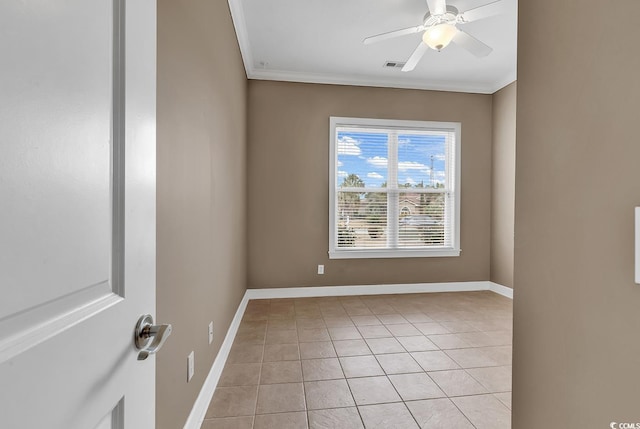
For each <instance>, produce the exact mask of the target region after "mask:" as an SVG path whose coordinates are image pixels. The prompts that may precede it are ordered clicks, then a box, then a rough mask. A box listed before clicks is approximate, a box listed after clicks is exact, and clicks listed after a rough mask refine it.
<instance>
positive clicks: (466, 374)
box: [202, 292, 512, 429]
mask: <svg viewBox="0 0 640 429" xmlns="http://www.w3.org/2000/svg"><path fill="white" fill-rule="evenodd" d="M511 338H512V301H511V300H509V299H507V298H504V297H502V296H500V295H497V294H494V293H492V292H458V293H429V294H406V295H374V296H350V297H328V298H300V299H272V300H252V301H250V302H249V304H248V306H247V310H246V312H245V314H244V317H243V319H242V324H241V326H240V328H239V330H238V334H237V335H236V338H235V341H234V343H233V347H232V349H231V352H230V354H229V358H228V360H227V364H226V366H225V369H224V371H223V373H222V376H221V377H220V381H219V383H218V387H217V389H216V391H215V394H214V396H213V399H212V401H211V404H210V406H209V409H208V411H207V414H206V419H205V421H204V424H203V426H202V428H203V429H227V428H233V429H244V428H247V429H251V428H253V429H307V428H310V429H320V428H326V429H358V428H367V429H370V428H380V429H393V428H399V429H409V428H421V429H438V428H446V429H463V428H470V429H473V428H476V429H485V428H487V429H503V428H510V427H511V423H510V420H511V411H510V407H511V344H512V342H511Z"/></svg>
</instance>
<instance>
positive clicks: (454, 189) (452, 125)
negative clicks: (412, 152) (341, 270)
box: [329, 116, 462, 259]
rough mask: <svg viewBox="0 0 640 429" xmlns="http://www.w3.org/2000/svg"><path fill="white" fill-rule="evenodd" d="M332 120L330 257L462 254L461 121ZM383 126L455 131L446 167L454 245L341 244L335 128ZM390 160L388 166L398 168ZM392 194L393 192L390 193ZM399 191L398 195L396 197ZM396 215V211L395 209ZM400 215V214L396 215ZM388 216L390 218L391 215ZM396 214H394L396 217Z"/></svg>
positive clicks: (448, 220)
mask: <svg viewBox="0 0 640 429" xmlns="http://www.w3.org/2000/svg"><path fill="white" fill-rule="evenodd" d="M329 123H330V133H329V134H330V135H329V146H330V162H329V259H352V258H353V259H355V258H416V257H455V256H460V252H461V249H460V183H461V181H460V175H461V171H460V170H461V168H460V167H461V161H460V153H461V152H460V146H461V138H462V126H461V124H460V122H431V121H405V120H395V119H368V118H345V117H335V116H331V117H330V118H329ZM338 127H347V128H358V127H362V128H367V129H371V128H381V129H384V130H389V129H394V128H396V129H398V130H402V131H406V130H412V129H413V130H425V129H426V130H443V131H448V132H451V131H453V132H454V136H455V138H454V142H453V144H452V147H451V148H450V149H451V150H452V151H453V154H452V157H451V159H452V162H451V164H452V166H453V171H451V168H450V167H451V166H449V169H448V171H447V174H448V178H447V179H448V181H447V184H448V185H450V187H449V186H448V189H450V191H449V192H450V193H452V194H453V199H452V200H453V205H454V207H453V210H449V213H448V216H447V218H446V219H447V222H451V223H452V224H453V225H452V226H453V227H452V228H450V231H451V234H452V237H451V243H452V244H451V246H442V247H431V248H392V249H391V248H387V249H362V248H358V249H348V248H338V246H337V243H338V240H337V238H338V222H337V218H336V207H337V198H338V192H337V190H338V188H337V181H336V179H337V177H338V163H337V160H338V153H337V141H336V140H337V133H336V128H338ZM396 167H397V166H396V165H393V166H392V163H391V162H390V163H389V168H396ZM388 195H393V193H388ZM397 195H398V194H397V193H396V197H397ZM451 212H452V213H451ZM392 215H393V213H392ZM396 217H397V216H396ZM388 218H391V216H389V217H388ZM394 218H395V217H394Z"/></svg>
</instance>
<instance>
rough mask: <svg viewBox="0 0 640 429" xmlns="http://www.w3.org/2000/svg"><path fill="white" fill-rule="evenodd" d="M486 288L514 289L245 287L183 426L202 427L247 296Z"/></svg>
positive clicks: (457, 285)
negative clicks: (244, 291) (216, 354)
mask: <svg viewBox="0 0 640 429" xmlns="http://www.w3.org/2000/svg"><path fill="white" fill-rule="evenodd" d="M484 290H489V291H492V292H495V293H497V294H500V295H502V296H506V297H507V298H511V299H513V289H510V288H508V287H506V286H502V285H499V284H497V283H493V282H489V281H478V282H450V283H412V284H391V285H363V286H318V287H300V288H274V289H247V292H246V293H245V294H244V297H243V298H242V301H241V302H240V305H239V306H238V310H237V311H236V315H235V316H234V318H233V321H232V322H231V326H229V330H228V331H227V335H226V336H225V338H224V342H223V343H222V346H221V347H220V351H219V352H218V356H217V357H216V359H215V361H214V362H213V366H212V367H211V370H210V371H209V375H207V378H206V380H205V381H204V384H203V385H202V389H201V390H200V394H199V395H198V398H197V399H196V402H195V404H194V405H193V408H192V409H191V414H190V415H189V418H188V419H187V422H186V423H185V425H184V429H199V428H200V426H202V422H203V421H204V417H205V415H206V412H207V408H208V406H209V403H210V402H211V398H213V393H214V391H215V390H216V386H217V385H218V380H219V379H220V375H221V374H222V370H223V369H224V365H225V363H226V361H227V357H228V356H229V351H230V350H231V345H232V344H233V340H234V338H235V336H236V333H237V332H238V328H239V327H240V322H241V320H242V316H243V314H244V310H245V309H246V308H247V303H248V302H249V300H250V299H274V298H310V297H322V296H352V295H390V294H403V293H432V292H473V291H484Z"/></svg>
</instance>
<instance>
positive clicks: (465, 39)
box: [452, 29, 493, 58]
mask: <svg viewBox="0 0 640 429" xmlns="http://www.w3.org/2000/svg"><path fill="white" fill-rule="evenodd" d="M452 42H454V43H455V44H456V45H459V46H462V47H463V48H465V49H466V50H467V51H469V52H471V53H472V54H473V55H475V56H476V57H478V58H481V57H486V56H487V55H489V54H490V53H491V52H492V51H493V48H492V47H490V46H488V45H485V44H484V43H482V42H481V41H480V40H478V39H476V38H475V37H473V36H472V35H470V34H469V33H465V32H464V31H462V30H460V29H458V32H457V33H456V35H455V36H453V40H452Z"/></svg>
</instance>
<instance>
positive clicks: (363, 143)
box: [330, 118, 459, 257]
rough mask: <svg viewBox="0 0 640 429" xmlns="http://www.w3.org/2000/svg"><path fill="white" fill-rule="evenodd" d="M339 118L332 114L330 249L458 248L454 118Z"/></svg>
mask: <svg viewBox="0 0 640 429" xmlns="http://www.w3.org/2000/svg"><path fill="white" fill-rule="evenodd" d="M334 119H336V120H334ZM338 119H343V120H342V121H339V120H338ZM344 119H346V118H332V133H333V134H332V151H331V152H332V157H333V160H332V163H331V164H332V171H331V174H332V176H333V177H332V179H333V180H332V189H331V198H332V204H331V207H332V211H333V213H330V218H331V221H332V225H331V229H332V234H331V237H330V241H331V242H330V254H333V256H336V255H342V257H349V255H356V256H353V257H366V256H367V255H369V256H371V257H375V256H376V252H378V253H377V254H378V255H382V256H379V257H394V256H402V255H403V253H407V251H409V252H410V251H427V253H425V254H423V255H421V256H429V253H428V251H432V253H433V256H436V253H437V252H438V251H446V250H450V251H454V252H455V251H458V252H459V249H457V248H458V244H457V242H458V240H457V234H458V231H457V225H458V221H457V213H458V210H457V207H456V205H457V200H458V198H457V193H458V189H457V188H458V183H457V174H456V173H457V171H456V167H457V166H456V164H457V162H456V161H457V158H456V157H457V156H458V154H457V153H456V152H457V144H456V143H457V139H458V134H459V124H450V123H444V124H443V123H425V122H415V121H396V122H402V123H398V124H397V125H395V124H394V123H393V122H394V121H382V120H377V122H378V124H376V120H366V121H363V120H351V121H348V120H344ZM363 122H366V123H363ZM456 125H457V126H456Z"/></svg>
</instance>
